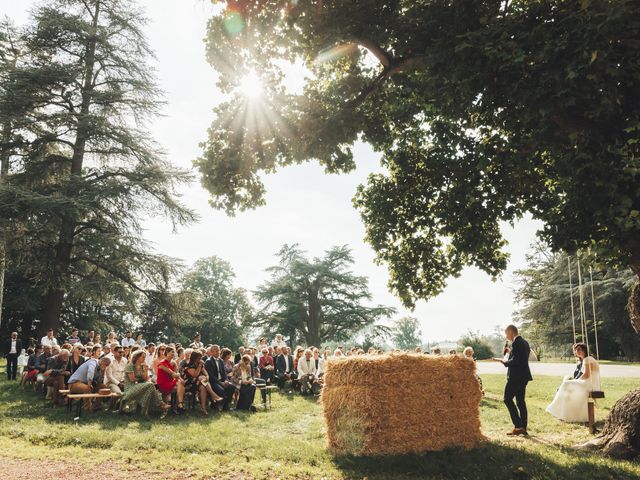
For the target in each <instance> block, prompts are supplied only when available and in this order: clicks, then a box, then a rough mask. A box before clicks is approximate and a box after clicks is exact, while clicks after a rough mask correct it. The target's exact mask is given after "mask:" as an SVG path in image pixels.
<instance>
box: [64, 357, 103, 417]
mask: <svg viewBox="0 0 640 480" xmlns="http://www.w3.org/2000/svg"><path fill="white" fill-rule="evenodd" d="M110 363H111V360H110V359H109V358H108V357H103V358H101V359H100V360H98V359H96V358H89V359H87V361H86V362H84V363H83V364H82V365H80V366H79V367H78V369H77V370H76V371H75V372H74V374H73V375H71V377H70V378H69V392H70V393H73V394H74V395H75V394H83V393H95V392H97V391H98V389H100V388H102V387H104V372H105V370H106V369H107V367H108V366H109V364H110ZM83 403H84V408H85V409H86V410H87V411H91V410H92V402H91V399H90V398H85V399H84V401H83ZM98 404H99V400H98Z"/></svg>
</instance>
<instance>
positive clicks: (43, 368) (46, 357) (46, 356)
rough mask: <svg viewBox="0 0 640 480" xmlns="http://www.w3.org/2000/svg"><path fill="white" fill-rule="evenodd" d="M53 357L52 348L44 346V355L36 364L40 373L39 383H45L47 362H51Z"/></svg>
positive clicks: (38, 375) (41, 355)
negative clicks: (50, 359)
mask: <svg viewBox="0 0 640 480" xmlns="http://www.w3.org/2000/svg"><path fill="white" fill-rule="evenodd" d="M51 355H52V349H51V347H50V346H49V345H42V353H41V354H40V356H39V357H38V358H37V359H36V363H35V367H36V370H37V371H38V373H37V374H36V375H37V380H38V381H39V382H42V383H44V381H45V378H44V372H45V371H46V370H47V362H48V361H49V358H51Z"/></svg>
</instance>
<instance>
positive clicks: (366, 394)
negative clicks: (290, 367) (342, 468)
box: [322, 354, 484, 455]
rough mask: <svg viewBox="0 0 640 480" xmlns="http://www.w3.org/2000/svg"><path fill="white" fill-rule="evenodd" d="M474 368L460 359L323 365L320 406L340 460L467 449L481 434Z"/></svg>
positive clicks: (386, 358)
mask: <svg viewBox="0 0 640 480" xmlns="http://www.w3.org/2000/svg"><path fill="white" fill-rule="evenodd" d="M475 371H476V367H475V362H473V361H472V360H469V359H467V358H463V357H458V356H444V357H433V356H427V355H418V354H401V355H382V356H357V357H343V358H336V359H331V360H329V361H327V362H326V364H325V375H324V388H323V390H322V406H323V409H324V418H325V423H326V426H327V437H328V440H329V449H330V450H331V451H332V452H333V453H335V454H351V455H395V454H405V453H420V452H429V451H438V450H443V449H446V448H451V447H461V448H465V449H470V448H474V447H476V446H478V444H479V443H480V442H481V441H482V440H484V437H483V436H482V433H481V432H480V400H481V398H482V393H481V390H480V385H479V383H478V380H477V379H476V377H475Z"/></svg>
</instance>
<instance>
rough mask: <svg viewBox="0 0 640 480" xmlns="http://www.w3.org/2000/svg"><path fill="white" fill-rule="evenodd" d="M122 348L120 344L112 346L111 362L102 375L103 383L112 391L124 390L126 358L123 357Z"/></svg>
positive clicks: (119, 391)
mask: <svg viewBox="0 0 640 480" xmlns="http://www.w3.org/2000/svg"><path fill="white" fill-rule="evenodd" d="M123 350H124V349H123V348H122V347H121V346H120V345H116V346H115V347H113V351H112V352H111V356H110V357H109V358H110V360H111V363H110V364H109V367H108V368H107V370H106V372H105V375H104V383H105V385H106V386H107V388H108V389H109V390H111V391H112V392H113V393H122V391H123V390H124V376H125V373H124V371H125V368H126V367H127V359H126V358H124V352H123Z"/></svg>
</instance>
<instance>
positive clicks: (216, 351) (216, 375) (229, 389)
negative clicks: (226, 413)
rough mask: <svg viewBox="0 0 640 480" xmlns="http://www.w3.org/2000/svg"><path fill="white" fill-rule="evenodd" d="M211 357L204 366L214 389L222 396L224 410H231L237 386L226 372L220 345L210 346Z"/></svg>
mask: <svg viewBox="0 0 640 480" xmlns="http://www.w3.org/2000/svg"><path fill="white" fill-rule="evenodd" d="M208 354H209V358H208V359H207V361H206V362H205V364H204V368H205V370H206V371H207V374H208V375H209V381H210V382H211V386H212V388H213V391H214V392H215V393H216V395H218V396H219V397H221V398H222V410H229V405H230V403H231V399H232V398H233V394H234V393H235V391H236V387H235V386H234V385H233V383H232V382H231V381H229V377H228V375H227V374H226V372H225V368H224V361H223V360H222V359H221V358H220V347H219V346H218V345H211V346H210V347H209V351H208Z"/></svg>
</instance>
